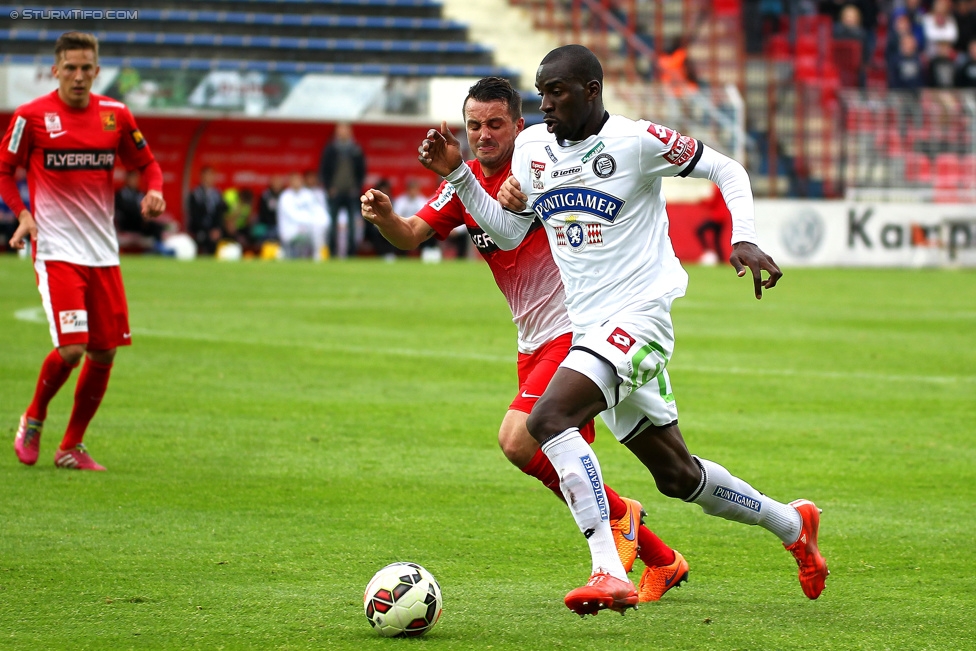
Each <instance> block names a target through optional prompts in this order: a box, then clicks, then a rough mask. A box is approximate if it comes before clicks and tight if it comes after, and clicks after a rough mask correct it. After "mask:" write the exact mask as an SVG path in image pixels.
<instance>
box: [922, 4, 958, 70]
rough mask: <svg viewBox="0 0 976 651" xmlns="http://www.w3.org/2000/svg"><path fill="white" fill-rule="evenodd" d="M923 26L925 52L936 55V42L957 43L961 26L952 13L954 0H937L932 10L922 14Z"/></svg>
mask: <svg viewBox="0 0 976 651" xmlns="http://www.w3.org/2000/svg"><path fill="white" fill-rule="evenodd" d="M922 27H923V28H924V29H925V49H924V50H922V52H923V53H924V54H926V55H927V56H929V57H934V56H936V44H937V43H942V42H943V41H948V42H949V43H955V42H956V41H957V40H958V39H959V27H958V26H957V25H956V17H955V16H953V15H952V0H935V2H933V3H932V11H931V12H930V13H927V14H925V15H924V16H922Z"/></svg>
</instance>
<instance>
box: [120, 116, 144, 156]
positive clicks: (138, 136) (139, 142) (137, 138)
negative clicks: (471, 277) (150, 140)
mask: <svg viewBox="0 0 976 651" xmlns="http://www.w3.org/2000/svg"><path fill="white" fill-rule="evenodd" d="M113 119H114V115H113ZM130 135H131V136H132V142H133V143H135V145H136V149H142V148H143V147H145V146H146V139H145V138H144V137H143V135H142V131H139V130H138V129H136V130H135V131H133V132H132V133H131V134H130Z"/></svg>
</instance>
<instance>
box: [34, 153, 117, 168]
mask: <svg viewBox="0 0 976 651" xmlns="http://www.w3.org/2000/svg"><path fill="white" fill-rule="evenodd" d="M114 167H115V152H114V151H112V150H111V149H104V150H100V149H93V150H78V151H68V150H64V149H59V150H53V151H51V150H45V151H44V169H46V170H57V171H59V172H73V171H76V170H109V171H111V170H112V169H113V168H114Z"/></svg>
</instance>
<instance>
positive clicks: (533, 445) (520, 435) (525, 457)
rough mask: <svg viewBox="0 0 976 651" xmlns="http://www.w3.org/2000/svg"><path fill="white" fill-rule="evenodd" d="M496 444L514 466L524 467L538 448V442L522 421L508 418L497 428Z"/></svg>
mask: <svg viewBox="0 0 976 651" xmlns="http://www.w3.org/2000/svg"><path fill="white" fill-rule="evenodd" d="M498 445H499V447H501V449H502V453H503V454H504V455H505V458H506V459H508V460H509V461H510V462H511V463H512V464H513V465H514V466H515V467H516V468H524V467H525V465H526V464H527V463H529V462H530V461H531V460H532V457H533V456H534V455H535V452H536V450H538V449H539V444H538V443H537V442H536V440H535V439H534V438H532V435H530V434H529V432H528V430H526V429H525V422H524V421H522V422H518V423H516V422H510V421H509V420H508V419H506V420H505V422H503V423H502V426H501V428H500V429H499V430H498Z"/></svg>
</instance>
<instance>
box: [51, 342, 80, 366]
mask: <svg viewBox="0 0 976 651" xmlns="http://www.w3.org/2000/svg"><path fill="white" fill-rule="evenodd" d="M58 354H59V355H61V359H63V360H64V363H65V364H68V365H69V366H74V365H76V364H77V363H78V362H80V361H81V358H82V356H83V355H84V354H85V346H84V345H83V344H69V345H67V346H61V347H59V348H58Z"/></svg>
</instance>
